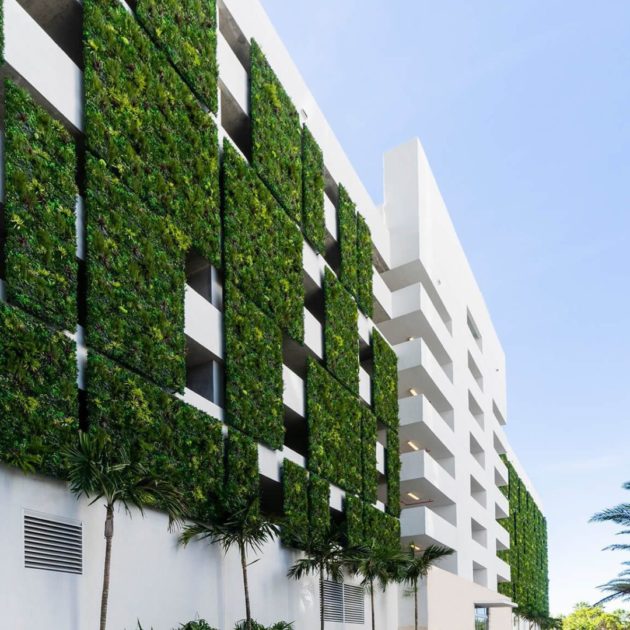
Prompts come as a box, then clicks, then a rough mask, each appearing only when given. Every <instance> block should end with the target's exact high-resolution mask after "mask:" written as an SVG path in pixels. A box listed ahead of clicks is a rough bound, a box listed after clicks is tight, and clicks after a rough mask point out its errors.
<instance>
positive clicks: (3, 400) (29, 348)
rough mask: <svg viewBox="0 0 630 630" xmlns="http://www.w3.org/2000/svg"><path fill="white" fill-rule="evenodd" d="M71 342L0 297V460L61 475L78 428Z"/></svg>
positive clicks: (77, 405)
mask: <svg viewBox="0 0 630 630" xmlns="http://www.w3.org/2000/svg"><path fill="white" fill-rule="evenodd" d="M74 348H75V345H74V342H73V341H72V340H71V339H69V338H68V337H67V336H66V335H64V334H63V333H61V332H58V331H54V330H52V329H50V328H49V327H48V326H46V325H44V324H43V323H41V322H40V321H38V320H37V319H35V318H34V317H32V316H31V315H29V314H27V313H24V312H23V311H21V310H20V309H18V308H16V307H12V306H9V305H7V304H5V303H2V302H0V461H2V462H4V463H5V464H9V465H11V466H18V467H20V468H25V469H28V470H31V471H33V472H39V473H42V474H45V475H52V476H55V477H60V476H63V473H64V465H63V457H62V450H63V448H64V447H66V446H68V445H70V444H72V443H73V440H74V438H75V435H76V433H77V431H78V429H79V401H78V390H77V386H76V379H77V366H76V356H75V349H74Z"/></svg>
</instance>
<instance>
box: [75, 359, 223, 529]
mask: <svg viewBox="0 0 630 630" xmlns="http://www.w3.org/2000/svg"><path fill="white" fill-rule="evenodd" d="M87 390H88V418H89V422H90V426H91V427H96V426H98V427H100V428H101V429H103V430H104V431H105V432H106V434H107V436H108V438H109V440H111V442H112V444H114V445H117V446H118V447H121V448H122V447H126V448H128V449H129V452H130V456H131V457H132V458H133V459H134V460H137V461H141V462H143V464H144V465H145V466H146V467H147V469H148V470H149V472H150V474H151V476H152V477H156V478H159V479H163V480H168V481H169V482H170V483H172V484H173V485H174V486H175V487H176V488H178V489H179V490H180V491H181V492H182V493H183V495H184V498H185V503H186V506H187V508H188V511H189V513H190V515H191V516H193V517H195V518H200V519H205V518H208V517H209V515H211V514H212V513H213V510H214V507H215V506H214V502H215V499H216V496H217V495H218V494H219V492H220V491H221V489H222V486H223V456H222V453H223V440H222V427H221V423H220V422H219V421H217V420H216V419H214V418H212V417H210V416H208V415H207V414H205V413H203V412H202V411H199V410H197V409H195V408H194V407H191V406H190V405H187V404H186V403H184V402H182V401H180V400H179V399H177V398H175V397H174V396H171V395H169V394H168V393H166V392H164V391H163V390H162V389H160V388H159V387H157V386H155V385H153V384H151V383H149V382H147V381H145V380H144V379H142V378H141V377H140V376H138V375H136V374H133V373H131V372H129V371H127V370H125V369H124V368H122V367H120V366H118V365H116V364H115V363H113V362H112V361H110V360H109V359H107V358H105V357H102V356H99V355H98V354H96V353H95V352H91V353H90V354H89V357H88V380H87Z"/></svg>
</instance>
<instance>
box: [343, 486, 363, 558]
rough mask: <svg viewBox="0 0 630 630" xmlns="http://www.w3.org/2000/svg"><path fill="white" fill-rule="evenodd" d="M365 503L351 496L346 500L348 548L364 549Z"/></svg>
mask: <svg viewBox="0 0 630 630" xmlns="http://www.w3.org/2000/svg"><path fill="white" fill-rule="evenodd" d="M364 505H365V504H364V503H363V501H361V499H359V498H358V497H355V496H353V495H351V494H346V498H345V499H344V526H345V536H346V544H347V545H348V547H362V546H363V545H364V544H365V535H364V534H365V532H364V528H363V507H364Z"/></svg>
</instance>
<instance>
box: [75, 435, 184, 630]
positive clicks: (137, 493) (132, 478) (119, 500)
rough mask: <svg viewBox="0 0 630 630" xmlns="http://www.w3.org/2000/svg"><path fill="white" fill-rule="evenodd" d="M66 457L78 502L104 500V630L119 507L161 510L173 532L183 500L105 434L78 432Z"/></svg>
mask: <svg viewBox="0 0 630 630" xmlns="http://www.w3.org/2000/svg"><path fill="white" fill-rule="evenodd" d="M64 455H65V458H66V461H67V466H68V481H69V482H70V490H71V491H72V492H73V493H74V494H75V495H76V497H77V499H78V498H80V497H83V496H85V497H87V498H91V499H92V500H91V501H90V505H92V504H94V503H96V502H97V501H100V500H101V499H104V500H105V565H104V567H103V590H102V593H101V617H100V626H99V627H100V630H105V627H106V624H107V603H108V599H109V582H110V566H111V559H112V539H113V538H114V514H115V511H116V507H117V506H118V505H122V506H123V507H124V509H125V512H126V513H127V514H128V515H129V516H131V508H137V509H138V510H139V511H140V513H141V514H142V515H143V516H144V508H145V507H149V506H156V507H157V506H159V507H160V508H161V509H163V510H165V511H166V512H167V514H168V516H169V529H170V527H171V526H172V525H173V523H175V522H176V521H178V520H179V518H180V517H181V514H182V512H183V505H182V497H181V494H180V493H179V492H178V491H177V489H176V488H175V487H173V486H172V485H171V484H170V483H168V482H166V481H163V480H161V479H156V478H155V477H154V476H152V475H151V473H150V472H149V471H148V470H147V469H146V468H145V467H144V466H143V465H142V464H141V463H139V462H138V461H134V460H133V459H132V458H130V457H129V452H128V451H127V450H126V449H125V448H120V449H117V448H115V447H113V446H112V445H111V442H109V441H108V439H107V435H106V434H105V432H104V431H101V430H98V429H97V430H93V431H91V432H89V433H84V432H79V439H78V442H77V444H76V446H73V447H70V448H68V449H66V451H65V453H64Z"/></svg>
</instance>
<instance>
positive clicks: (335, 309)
mask: <svg viewBox="0 0 630 630" xmlns="http://www.w3.org/2000/svg"><path fill="white" fill-rule="evenodd" d="M324 305H325V323H324V358H325V360H326V367H327V368H328V369H329V370H330V372H331V373H332V374H334V375H335V376H336V377H337V378H338V379H339V381H341V383H343V384H344V385H345V386H346V387H347V388H348V389H349V390H350V391H351V392H352V393H354V394H358V393H359V328H358V323H357V320H358V316H357V305H356V303H355V301H354V299H353V298H352V296H351V295H350V294H349V293H348V292H347V291H346V289H345V288H344V287H343V286H342V284H341V283H340V282H339V281H338V280H337V278H336V277H335V275H334V274H333V273H332V271H330V270H329V269H328V268H327V269H326V271H325V274H324Z"/></svg>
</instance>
